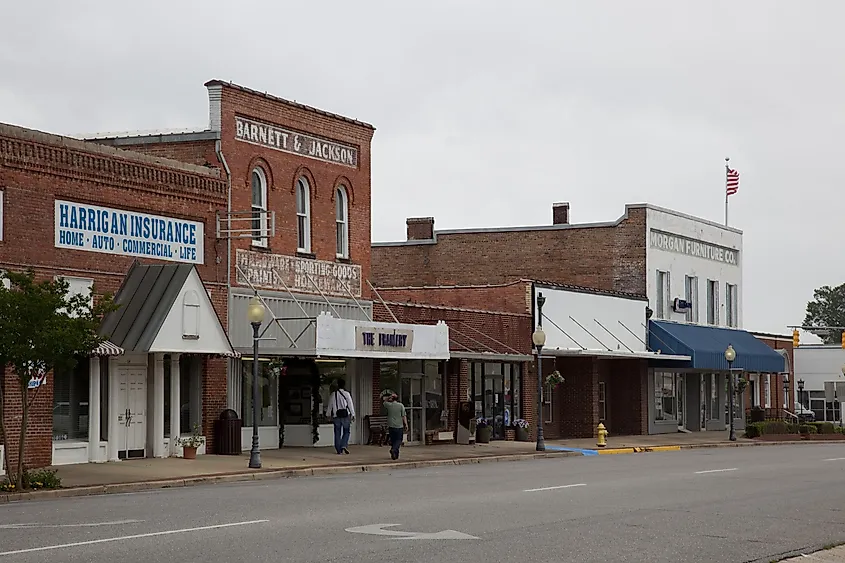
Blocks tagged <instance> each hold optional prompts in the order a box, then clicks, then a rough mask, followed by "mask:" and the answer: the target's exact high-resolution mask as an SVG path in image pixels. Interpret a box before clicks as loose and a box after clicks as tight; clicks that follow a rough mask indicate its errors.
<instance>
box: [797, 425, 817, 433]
mask: <svg viewBox="0 0 845 563" xmlns="http://www.w3.org/2000/svg"><path fill="white" fill-rule="evenodd" d="M798 430H799V431H800V432H801V434H816V433H817V432H818V429H817V428H816V427H815V426H813V425H812V424H802V425H801V426H799V427H798Z"/></svg>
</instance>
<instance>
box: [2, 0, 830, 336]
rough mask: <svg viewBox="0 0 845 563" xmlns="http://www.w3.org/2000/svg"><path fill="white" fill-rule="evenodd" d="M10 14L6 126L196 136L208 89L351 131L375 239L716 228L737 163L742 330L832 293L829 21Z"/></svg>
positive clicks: (567, 13)
mask: <svg viewBox="0 0 845 563" xmlns="http://www.w3.org/2000/svg"><path fill="white" fill-rule="evenodd" d="M6 4H8V5H4V6H3V16H2V18H3V20H4V22H3V23H4V25H3V26H2V33H0V121H3V122H8V123H14V124H18V125H23V126H26V127H31V128H35V129H41V130H45V131H50V132H54V133H60V134H70V135H76V134H82V133H92V132H97V131H126V130H133V129H141V130H149V129H156V128H182V127H200V128H202V127H205V126H206V125H207V122H208V105H207V97H206V96H207V94H206V90H205V88H203V86H202V85H203V83H204V82H205V81H206V80H209V79H211V78H219V79H223V80H232V81H234V82H237V83H240V84H243V85H245V86H249V87H252V88H255V89H257V90H262V91H263V90H266V91H268V92H271V93H274V94H276V95H279V96H281V97H285V98H289V99H296V100H298V101H300V102H303V103H307V104H310V105H314V106H317V107H320V108H323V109H326V110H329V111H333V112H337V113H341V114H343V115H347V116H350V117H355V118H359V119H362V120H364V121H367V122H370V123H372V124H374V125H375V126H376V128H377V131H376V135H375V138H374V142H373V170H372V175H373V180H372V185H373V240H376V241H384V240H404V238H405V218H406V217H409V216H427V215H433V216H434V217H435V218H436V227H437V228H441V229H443V228H461V227H484V226H508V225H526V224H548V223H550V221H551V204H552V202H554V201H570V202H571V205H572V208H571V212H570V217H571V221H572V222H585V221H609V220H614V219H617V218H618V217H619V216H620V215H621V214H622V213H623V210H624V205H625V204H626V203H638V202H648V203H653V204H656V205H660V206H664V207H669V208H672V209H676V210H679V211H682V212H685V213H689V214H692V215H696V216H700V217H704V218H708V219H711V220H715V221H722V220H723V219H724V218H723V214H724V180H725V170H724V158H725V157H726V156H730V157H731V163H732V165H733V166H734V167H735V168H737V169H738V170H739V171H740V173H741V175H742V179H741V185H740V191H739V194H738V195H736V196H734V197H732V198H731V217H730V219H731V225H733V226H736V227H738V228H741V229H743V230H744V232H745V236H744V258H743V261H744V272H743V274H744V278H745V281H744V285H745V287H744V292H743V293H744V311H743V314H744V320H745V323H744V324H745V327H746V328H749V329H753V330H766V331H774V332H780V333H786V332H787V329H786V325H788V324H797V323H800V322H801V321H802V320H803V315H804V308H805V306H806V302H807V301H808V300H809V299H810V298H811V297H812V291H813V289H814V288H816V287H818V286H820V285H824V284H830V285H837V284H839V283H842V282H843V281H845V260H843V259H842V256H843V252H842V248H843V246H845V244H843V242H845V226H843V222H842V206H843V201H845V195H843V194H842V190H841V188H842V186H843V185H845V167H843V156H842V147H843V143H842V138H841V133H842V131H843V125H845V65H844V64H843V55H845V49H843V47H845V34H843V33H842V32H841V25H842V21H843V17H845V3H843V2H841V0H829V1H820V0H816V1H814V2H797V1H792V2H784V1H775V0H761V1H745V2H731V1H722V2H717V1H712V0H711V1H708V2H693V1H678V0H667V1H662V2H658V1H643V0H640V1H637V2H630V1H627V0H626V1H622V0H619V1H614V2H610V1H607V2H591V1H587V0H584V1H581V2H575V1H567V0H557V1H549V2H539V1H525V2H503V1H493V0H476V1H457V0H454V1H445V0H442V1H430V2H417V3H413V4H412V3H409V2H399V1H395V0H390V1H381V2H374V1H367V0H356V1H355V2H342V1H330V0H321V1H314V2H310V1H304V2H300V3H298V4H294V3H293V2H278V1H270V0H266V1H263V2H258V1H248V0H238V1H237V2H233V1H231V0H230V1H223V0H203V1H188V0H169V1H166V2H165V1H160V0H147V1H146V2H144V3H140V2H116V1H114V0H111V1H109V0H103V1H85V0H74V1H72V2H70V1H66V0H52V1H50V0H28V1H27V2H6ZM411 5H413V6H414V8H410V7H408V6H411ZM498 6H502V7H498Z"/></svg>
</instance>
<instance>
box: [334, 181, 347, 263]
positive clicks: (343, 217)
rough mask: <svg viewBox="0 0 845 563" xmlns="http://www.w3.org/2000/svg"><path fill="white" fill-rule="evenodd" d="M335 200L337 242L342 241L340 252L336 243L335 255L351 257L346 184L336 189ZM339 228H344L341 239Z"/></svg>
mask: <svg viewBox="0 0 845 563" xmlns="http://www.w3.org/2000/svg"><path fill="white" fill-rule="evenodd" d="M335 200H336V201H335V243H340V252H337V246H338V244H335V255H336V256H337V257H338V258H349V196H348V192H347V190H346V186H344V185H340V186H338V187H337V188H336V189H335ZM338 206H340V209H338ZM339 212H340V213H339ZM338 228H342V231H341V234H342V236H343V240H340V241H338V240H337V238H338V237H337V229H338Z"/></svg>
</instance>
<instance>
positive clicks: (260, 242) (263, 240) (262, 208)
mask: <svg viewBox="0 0 845 563" xmlns="http://www.w3.org/2000/svg"><path fill="white" fill-rule="evenodd" d="M256 177H258V182H259V184H261V192H260V196H261V201H259V202H256V201H255V192H254V190H253V185H252V184H253V182H254V180H255V178H256ZM249 188H250V196H249V197H250V201H251V207H250V208H251V209H252V213H253V221H251V222H250V229H252V235H253V236H252V246H259V247H261V248H267V245H268V242H269V240H268V239H269V236H268V232H267V173H266V172H264V169H263V168H261V167H260V166H256V167H255V168H253V169H252V172H250V175H249ZM255 213H258V214H259V219H258V221H259V229H260V231H259V233H256V232H255V230H254V229H255V226H254V218H255V217H254V215H255Z"/></svg>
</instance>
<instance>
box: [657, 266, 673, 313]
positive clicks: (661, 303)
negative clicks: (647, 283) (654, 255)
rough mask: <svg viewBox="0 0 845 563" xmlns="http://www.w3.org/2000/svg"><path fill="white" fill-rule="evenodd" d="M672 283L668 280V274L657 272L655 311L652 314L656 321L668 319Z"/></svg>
mask: <svg viewBox="0 0 845 563" xmlns="http://www.w3.org/2000/svg"><path fill="white" fill-rule="evenodd" d="M671 295H672V282H671V280H670V278H669V272H665V271H663V270H657V299H656V301H657V310H656V311H655V312H654V313H655V315H657V318H658V319H668V318H669V317H670V314H669V311H671V309H672V306H671V304H670V303H671V301H672V297H671Z"/></svg>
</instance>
